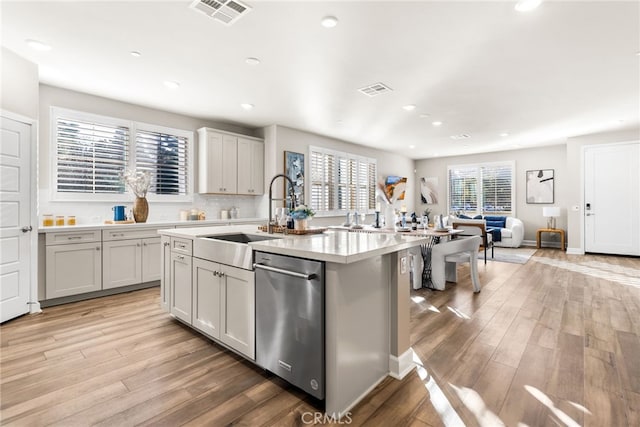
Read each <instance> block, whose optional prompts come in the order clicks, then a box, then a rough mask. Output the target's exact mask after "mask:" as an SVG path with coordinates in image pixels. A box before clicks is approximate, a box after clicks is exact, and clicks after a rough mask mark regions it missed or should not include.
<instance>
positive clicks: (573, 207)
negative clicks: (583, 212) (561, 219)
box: [571, 205, 580, 212]
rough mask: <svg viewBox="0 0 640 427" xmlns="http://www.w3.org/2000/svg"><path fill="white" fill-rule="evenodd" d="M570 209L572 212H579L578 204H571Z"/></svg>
mask: <svg viewBox="0 0 640 427" xmlns="http://www.w3.org/2000/svg"><path fill="white" fill-rule="evenodd" d="M571 210H572V211H574V212H580V206H578V205H575V206H571Z"/></svg>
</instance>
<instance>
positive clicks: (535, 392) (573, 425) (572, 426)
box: [524, 385, 591, 427]
mask: <svg viewBox="0 0 640 427" xmlns="http://www.w3.org/2000/svg"><path fill="white" fill-rule="evenodd" d="M524 389H525V390H527V391H528V392H529V393H530V394H531V395H532V396H533V397H535V398H536V399H538V401H539V402H540V403H542V404H543V405H544V406H546V407H547V408H549V410H550V411H551V413H552V414H553V415H555V416H556V417H558V419H559V420H560V421H561V422H563V423H564V424H565V425H566V426H567V427H579V426H580V424H578V423H577V422H576V421H575V420H574V419H573V418H571V417H570V416H569V415H567V414H566V413H565V412H563V411H562V410H560V409H559V408H556V405H555V404H554V403H553V401H552V400H551V399H550V398H549V396H547V395H546V394H544V393H543V392H542V391H540V390H539V389H537V388H535V387H533V386H530V385H525V386H524ZM585 410H586V408H585ZM587 412H589V411H588V410H587ZM589 413H591V412H589Z"/></svg>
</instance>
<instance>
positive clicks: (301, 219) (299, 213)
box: [291, 205, 316, 230]
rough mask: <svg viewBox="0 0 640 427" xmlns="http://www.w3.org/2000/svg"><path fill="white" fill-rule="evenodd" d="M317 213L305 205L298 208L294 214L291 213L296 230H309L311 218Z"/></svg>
mask: <svg viewBox="0 0 640 427" xmlns="http://www.w3.org/2000/svg"><path fill="white" fill-rule="evenodd" d="M315 214H316V213H315V212H314V211H313V210H312V209H310V208H308V207H306V206H305V205H300V206H298V207H296V208H295V209H294V210H293V212H291V217H292V218H293V220H294V223H295V229H296V230H306V229H307V228H308V221H309V219H310V218H311V217H313V216H314V215H315Z"/></svg>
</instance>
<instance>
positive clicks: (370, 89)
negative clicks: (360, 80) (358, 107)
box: [358, 83, 393, 97]
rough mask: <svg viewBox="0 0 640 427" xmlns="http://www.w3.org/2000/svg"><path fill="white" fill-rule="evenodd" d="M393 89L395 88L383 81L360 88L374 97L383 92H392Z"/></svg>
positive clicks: (359, 90)
mask: <svg viewBox="0 0 640 427" xmlns="http://www.w3.org/2000/svg"><path fill="white" fill-rule="evenodd" d="M392 90H393V89H391V88H390V87H389V86H387V85H385V84H383V83H374V84H372V85H369V86H365V87H361V88H360V89H358V92H362V93H364V94H365V95H367V96H372V97H373V96H377V95H380V94H383V93H387V92H391V91H392Z"/></svg>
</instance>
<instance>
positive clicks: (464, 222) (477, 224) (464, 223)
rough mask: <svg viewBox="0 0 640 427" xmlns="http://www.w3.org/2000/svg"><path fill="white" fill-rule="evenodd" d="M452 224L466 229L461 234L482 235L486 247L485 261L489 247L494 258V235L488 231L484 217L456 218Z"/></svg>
mask: <svg viewBox="0 0 640 427" xmlns="http://www.w3.org/2000/svg"><path fill="white" fill-rule="evenodd" d="M451 226H452V227H453V228H454V229H456V230H464V233H462V234H459V236H480V237H481V238H482V247H483V248H484V263H485V264H486V263H487V249H488V248H491V258H493V235H492V234H491V233H488V232H487V223H486V222H485V220H484V219H454V220H453V221H452V223H451Z"/></svg>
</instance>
